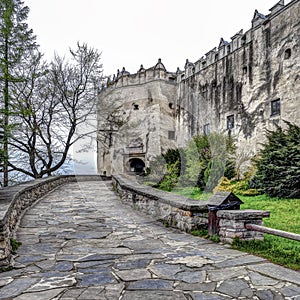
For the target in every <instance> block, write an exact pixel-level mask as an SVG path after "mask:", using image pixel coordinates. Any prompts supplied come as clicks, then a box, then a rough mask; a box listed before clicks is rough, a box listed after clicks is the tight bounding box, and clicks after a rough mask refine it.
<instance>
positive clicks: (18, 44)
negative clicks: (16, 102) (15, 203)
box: [0, 0, 37, 186]
mask: <svg viewBox="0 0 300 300" xmlns="http://www.w3.org/2000/svg"><path fill="white" fill-rule="evenodd" d="M28 12H29V8H28V7H27V6H24V3H23V1H21V0H1V2H0V90H1V92H0V108H1V117H0V120H1V127H2V128H3V130H4V136H3V141H2V143H3V148H2V158H3V162H2V164H3V185H4V186H7V185H8V181H9V177H8V172H9V170H8V159H9V158H8V152H9V149H8V144H9V142H8V141H9V135H10V131H11V130H10V129H11V125H12V124H10V116H11V115H12V114H13V110H14V108H13V105H12V103H13V97H14V95H13V85H14V84H15V83H17V82H20V81H22V80H23V79H22V78H19V77H17V76H15V72H14V71H15V69H16V68H18V65H20V64H22V63H23V62H24V60H26V57H27V56H28V53H30V52H31V51H32V50H33V49H36V47H37V45H36V43H35V37H34V36H33V32H32V30H30V29H29V28H28V25H27V23H26V19H27V16H28Z"/></svg>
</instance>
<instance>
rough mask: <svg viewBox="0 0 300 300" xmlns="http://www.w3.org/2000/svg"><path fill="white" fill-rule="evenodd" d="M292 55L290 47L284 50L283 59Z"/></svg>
mask: <svg viewBox="0 0 300 300" xmlns="http://www.w3.org/2000/svg"><path fill="white" fill-rule="evenodd" d="M291 55H292V50H291V49H290V48H288V49H286V50H285V51H284V59H289V58H290V57H291Z"/></svg>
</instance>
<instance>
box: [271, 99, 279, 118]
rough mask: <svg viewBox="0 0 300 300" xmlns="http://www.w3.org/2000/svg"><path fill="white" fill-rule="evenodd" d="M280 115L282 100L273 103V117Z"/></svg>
mask: <svg viewBox="0 0 300 300" xmlns="http://www.w3.org/2000/svg"><path fill="white" fill-rule="evenodd" d="M277 115H280V99H276V100H273V101H271V116H277Z"/></svg>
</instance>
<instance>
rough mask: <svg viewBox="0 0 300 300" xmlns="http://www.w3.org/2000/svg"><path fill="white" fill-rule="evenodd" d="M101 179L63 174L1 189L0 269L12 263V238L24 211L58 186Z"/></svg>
mask: <svg viewBox="0 0 300 300" xmlns="http://www.w3.org/2000/svg"><path fill="white" fill-rule="evenodd" d="M92 180H101V177H100V176H97V175H62V176H53V177H47V178H43V179H37V180H34V181H29V182H25V183H22V184H18V185H15V186H11V187H7V188H3V189H1V190H0V269H2V268H5V267H8V266H10V265H11V264H12V258H13V256H12V247H11V239H13V238H14V236H15V231H16V229H17V227H18V223H19V221H20V219H21V217H22V215H23V213H24V211H25V210H26V209H27V208H28V207H30V206H31V205H32V204H33V203H34V202H35V201H36V200H37V199H39V198H41V197H42V196H44V195H45V194H47V193H48V192H49V191H51V190H53V189H54V188H56V187H57V186H60V185H62V184H65V183H68V182H75V181H92Z"/></svg>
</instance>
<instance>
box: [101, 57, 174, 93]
mask: <svg viewBox="0 0 300 300" xmlns="http://www.w3.org/2000/svg"><path fill="white" fill-rule="evenodd" d="M154 80H163V81H168V82H170V83H173V84H176V73H172V72H168V71H167V70H166V68H165V66H164V64H163V63H162V62H161V59H160V58H159V59H158V62H157V64H156V65H155V66H153V67H151V68H148V69H145V68H144V67H143V65H141V67H140V69H139V70H138V71H137V73H134V74H130V73H129V72H128V71H126V70H125V68H123V69H122V71H119V70H118V72H117V75H113V79H111V78H108V79H107V82H106V84H105V85H102V87H101V91H106V90H109V91H111V90H112V89H116V88H120V87H125V86H134V85H139V84H144V83H147V82H151V81H154Z"/></svg>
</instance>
